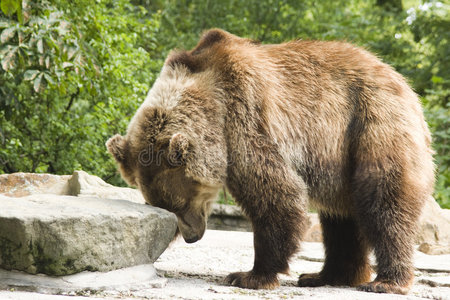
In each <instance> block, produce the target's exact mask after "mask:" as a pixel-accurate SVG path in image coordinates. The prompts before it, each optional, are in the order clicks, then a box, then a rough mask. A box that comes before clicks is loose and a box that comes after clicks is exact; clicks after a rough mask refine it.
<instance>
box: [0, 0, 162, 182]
mask: <svg viewBox="0 0 450 300" xmlns="http://www.w3.org/2000/svg"><path fill="white" fill-rule="evenodd" d="M4 2H5V3H6V2H8V1H5V0H2V4H3V3H4ZM21 3H25V4H26V7H27V13H28V14H27V15H25V14H24V18H23V19H24V22H23V24H21V23H20V22H18V20H19V18H18V17H17V16H12V17H8V18H6V15H5V16H0V17H1V19H0V20H1V23H0V25H1V26H2V29H3V30H2V32H1V36H0V38H1V48H0V60H1V66H2V69H1V71H0V108H1V110H0V162H1V167H0V173H1V172H15V171H27V172H51V173H59V174H61V173H71V172H72V171H73V170H74V169H81V168H82V169H84V170H86V171H89V172H91V173H94V174H97V175H100V176H102V177H104V178H106V179H110V181H113V182H114V183H116V184H117V183H120V181H119V179H118V176H117V175H116V167H115V165H114V163H113V162H112V160H111V159H110V157H109V155H108V154H107V153H106V150H105V146H104V143H105V141H106V140H107V138H108V137H109V136H111V135H112V134H114V133H116V132H122V131H123V130H124V128H125V127H126V124H127V123H128V121H129V118H130V116H132V115H133V113H134V111H135V110H136V109H137V107H138V105H139V103H140V102H142V100H143V98H144V96H145V94H146V92H147V90H148V89H149V87H150V85H151V83H152V81H153V80H154V78H155V75H156V74H157V72H158V70H159V68H160V66H161V62H160V61H154V60H151V58H150V53H149V52H150V51H152V49H154V48H155V41H154V31H155V30H157V28H158V26H159V22H158V16H157V15H156V14H154V15H152V14H149V13H148V12H147V11H146V10H145V9H143V8H142V7H135V6H133V5H131V4H129V2H128V1H113V0H111V1H102V2H100V1H99V2H95V3H92V1H77V3H76V4H72V2H71V1H38V2H37V3H34V4H32V3H31V2H30V3H26V2H25V1H21ZM6 6H7V5H6V4H5V7H6ZM2 8H3V6H2ZM11 11H12V10H9V11H8V12H9V15H10V14H11Z"/></svg>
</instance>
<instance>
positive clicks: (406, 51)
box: [0, 0, 450, 208]
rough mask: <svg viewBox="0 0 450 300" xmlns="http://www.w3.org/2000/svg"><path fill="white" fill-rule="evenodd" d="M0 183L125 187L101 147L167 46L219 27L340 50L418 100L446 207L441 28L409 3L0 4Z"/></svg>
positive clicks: (440, 13) (430, 10) (443, 15)
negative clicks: (388, 71) (58, 181)
mask: <svg viewBox="0 0 450 300" xmlns="http://www.w3.org/2000/svg"><path fill="white" fill-rule="evenodd" d="M0 1H1V2H0V4H1V12H0V62H1V68H0V174H1V173H11V172H18V171H22V172H50V173H55V174H70V173H72V171H73V170H75V169H83V170H85V171H87V172H90V173H92V174H95V175H98V176H100V177H102V178H103V179H105V180H106V181H108V182H110V183H112V184H116V185H123V184H124V183H123V182H122V181H121V179H120V176H119V175H118V173H117V171H116V166H115V164H114V162H113V160H112V159H111V157H110V156H109V155H108V154H107V152H106V148H105V146H104V143H105V141H106V140H107V139H108V137H110V136H111V135H113V134H115V133H122V134H123V133H125V130H126V125H127V123H128V121H129V119H130V117H131V116H132V115H133V114H134V112H135V110H136V109H137V107H138V106H139V105H140V103H142V101H143V99H144V97H145V95H146V93H147V91H148V90H149V88H150V87H151V86H152V83H153V82H154V80H155V78H156V77H157V76H158V73H159V71H160V69H161V66H162V64H163V62H164V58H165V57H166V55H167V53H168V52H169V50H170V49H172V48H186V49H188V48H191V47H192V46H194V45H195V44H196V41H197V40H198V37H199V35H200V33H201V32H202V31H203V30H205V29H208V28H211V27H219V28H222V29H225V30H227V31H230V32H232V33H234V34H237V35H240V36H244V37H250V38H253V39H258V40H261V41H262V42H263V43H279V42H283V41H286V40H290V39H298V38H301V39H320V40H335V39H338V40H346V41H350V42H352V43H355V44H357V45H359V46H362V47H365V48H367V49H369V50H371V51H372V52H374V53H376V54H377V55H378V56H379V57H381V58H382V59H383V61H385V62H387V63H389V64H391V65H392V66H394V67H395V69H397V70H398V71H399V72H400V73H402V74H403V75H404V76H406V77H407V78H408V80H409V81H410V83H411V85H412V86H413V87H414V89H415V91H416V92H417V93H418V94H419V95H420V97H421V100H422V102H423V105H424V109H425V114H426V117H427V120H428V123H429V125H430V127H431V130H432V132H433V136H434V149H435V151H436V155H435V160H436V164H437V166H438V172H437V183H436V192H435V195H434V196H435V198H436V200H437V201H438V202H439V203H440V204H441V206H443V207H447V208H450V200H449V199H450V171H449V166H450V146H449V139H450V126H449V120H450V113H449V111H450V101H449V94H450V92H449V90H450V87H449V84H450V76H449V73H450V64H449V57H450V44H449V35H450V30H449V29H450V19H449V5H448V4H445V2H444V1H443V2H438V1H429V2H428V1H427V2H422V1H419V0H417V1H416V0H403V1H401V0H390V1H388V0H373V1H365V0H345V1H343V0H324V1H316V0H305V1H299V0H284V1H282V0H248V1H241V0H216V1H213V0H190V1H188V0H155V1H150V0H141V1H139V0H134V1H130V0H98V1H93V0H92V1H89V0H77V1H71V0H37V1H30V0H23V1H20V0H0Z"/></svg>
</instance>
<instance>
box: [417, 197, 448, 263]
mask: <svg viewBox="0 0 450 300" xmlns="http://www.w3.org/2000/svg"><path fill="white" fill-rule="evenodd" d="M416 243H418V244H422V245H423V246H422V247H420V248H419V250H422V251H424V252H425V253H427V254H443V253H450V210H448V209H442V208H441V207H440V206H439V204H438V203H437V202H436V201H435V200H434V199H433V198H431V197H430V198H429V199H428V200H427V201H426V202H425V206H424V208H423V211H422V215H421V217H420V220H419V230H418V232H417V235H416ZM424 244H425V245H424Z"/></svg>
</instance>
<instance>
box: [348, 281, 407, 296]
mask: <svg viewBox="0 0 450 300" xmlns="http://www.w3.org/2000/svg"><path fill="white" fill-rule="evenodd" d="M357 289H358V291H364V292H372V293H389V294H401V295H406V294H408V291H409V286H400V285H399V284H397V283H396V282H394V281H391V280H382V281H379V280H374V281H372V282H369V283H365V284H362V285H360V286H358V287H357Z"/></svg>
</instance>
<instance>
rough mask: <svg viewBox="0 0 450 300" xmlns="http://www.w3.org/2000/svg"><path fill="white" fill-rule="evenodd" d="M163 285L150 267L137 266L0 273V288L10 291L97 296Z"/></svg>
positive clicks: (0, 271) (162, 279)
mask: <svg viewBox="0 0 450 300" xmlns="http://www.w3.org/2000/svg"><path fill="white" fill-rule="evenodd" d="M166 283H167V279H165V278H160V277H158V276H157V275H156V270H155V268H154V267H153V265H139V266H134V267H129V268H123V269H120V270H114V271H109V272H81V273H78V274H74V275H67V276H60V277H51V276H46V275H40V276H36V275H30V274H27V273H24V272H19V271H5V270H0V289H10V288H14V289H16V290H20V291H30V292H38V293H44V294H68V295H75V294H81V295H89V294H90V292H91V291H92V292H95V293H98V292H99V291H105V290H107V291H109V292H111V291H119V292H120V291H124V292H125V291H126V292H128V291H134V290H139V289H146V288H162V287H164V286H165V284H166ZM0 298H1V297H0ZM33 299H34V297H33Z"/></svg>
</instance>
